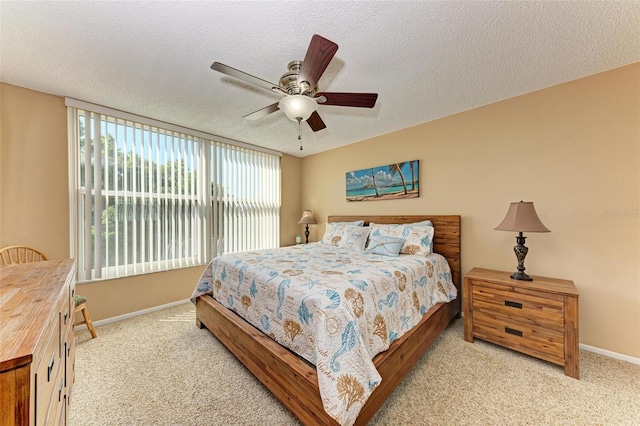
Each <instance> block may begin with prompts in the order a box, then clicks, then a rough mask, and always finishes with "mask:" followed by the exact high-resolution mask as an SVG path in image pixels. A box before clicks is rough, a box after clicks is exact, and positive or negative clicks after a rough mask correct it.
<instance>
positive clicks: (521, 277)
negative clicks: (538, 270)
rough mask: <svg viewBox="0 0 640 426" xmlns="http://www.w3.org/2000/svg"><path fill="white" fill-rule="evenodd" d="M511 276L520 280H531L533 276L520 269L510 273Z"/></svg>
mask: <svg viewBox="0 0 640 426" xmlns="http://www.w3.org/2000/svg"><path fill="white" fill-rule="evenodd" d="M511 278H513V279H514V280H521V281H533V278H531V277H530V276H529V275H527V274H525V273H524V272H521V271H518V272H514V273H513V274H511Z"/></svg>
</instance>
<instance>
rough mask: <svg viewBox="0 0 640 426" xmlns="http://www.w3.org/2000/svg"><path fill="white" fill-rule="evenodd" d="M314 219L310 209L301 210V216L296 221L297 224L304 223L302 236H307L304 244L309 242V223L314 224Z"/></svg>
mask: <svg viewBox="0 0 640 426" xmlns="http://www.w3.org/2000/svg"><path fill="white" fill-rule="evenodd" d="M315 223H316V220H315V219H314V218H313V213H311V210H305V211H304V212H302V218H301V219H300V220H299V221H298V225H306V228H305V231H304V236H305V237H306V238H307V242H306V244H309V225H315Z"/></svg>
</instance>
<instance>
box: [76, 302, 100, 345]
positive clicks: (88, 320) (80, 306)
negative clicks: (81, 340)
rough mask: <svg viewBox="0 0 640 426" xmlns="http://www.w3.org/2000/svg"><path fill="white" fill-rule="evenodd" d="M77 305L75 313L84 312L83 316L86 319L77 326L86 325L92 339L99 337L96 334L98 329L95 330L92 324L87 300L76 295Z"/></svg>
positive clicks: (77, 323)
mask: <svg viewBox="0 0 640 426" xmlns="http://www.w3.org/2000/svg"><path fill="white" fill-rule="evenodd" d="M75 304H76V308H75V311H74V312H76V313H77V312H78V311H82V316H83V317H84V321H79V322H76V325H82V324H85V325H86V326H87V328H88V329H89V333H91V338H95V337H98V335H97V334H96V329H95V328H93V323H92V322H91V317H90V316H89V310H88V309H87V298H86V297H84V296H81V295H79V294H76V296H75Z"/></svg>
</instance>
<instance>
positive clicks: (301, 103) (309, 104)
mask: <svg viewBox="0 0 640 426" xmlns="http://www.w3.org/2000/svg"><path fill="white" fill-rule="evenodd" d="M278 108H280V109H281V110H282V111H283V112H284V113H285V115H286V116H287V118H289V120H291V121H298V120H301V121H306V120H307V119H308V118H309V117H311V114H313V113H314V112H315V110H316V109H318V103H317V102H316V101H315V99H313V98H311V97H309V96H305V95H288V96H285V97H284V98H282V99H281V100H280V102H278Z"/></svg>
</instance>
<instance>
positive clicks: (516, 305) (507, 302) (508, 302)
mask: <svg viewBox="0 0 640 426" xmlns="http://www.w3.org/2000/svg"><path fill="white" fill-rule="evenodd" d="M504 305H505V306H510V307H512V308H517V309H522V303H518V302H512V301H511V300H505V301H504Z"/></svg>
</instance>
